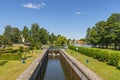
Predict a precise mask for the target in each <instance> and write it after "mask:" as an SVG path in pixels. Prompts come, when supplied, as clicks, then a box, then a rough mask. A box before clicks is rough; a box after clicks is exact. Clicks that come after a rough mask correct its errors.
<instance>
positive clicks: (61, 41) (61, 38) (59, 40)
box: [55, 36, 67, 46]
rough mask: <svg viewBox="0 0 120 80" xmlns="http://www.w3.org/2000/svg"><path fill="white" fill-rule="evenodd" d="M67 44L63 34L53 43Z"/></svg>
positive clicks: (58, 44)
mask: <svg viewBox="0 0 120 80" xmlns="http://www.w3.org/2000/svg"><path fill="white" fill-rule="evenodd" d="M66 44H67V39H66V37H64V36H59V37H58V38H57V41H56V42H55V45H57V46H65V45H66Z"/></svg>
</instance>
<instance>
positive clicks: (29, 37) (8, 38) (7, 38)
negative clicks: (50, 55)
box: [0, 23, 69, 49]
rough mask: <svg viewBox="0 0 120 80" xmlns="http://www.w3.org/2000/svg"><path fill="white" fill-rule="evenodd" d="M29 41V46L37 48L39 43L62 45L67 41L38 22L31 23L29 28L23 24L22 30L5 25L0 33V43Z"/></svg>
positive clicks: (39, 45) (10, 43) (8, 43)
mask: <svg viewBox="0 0 120 80" xmlns="http://www.w3.org/2000/svg"><path fill="white" fill-rule="evenodd" d="M23 38H24V43H30V47H36V48H37V49H39V48H40V47H41V45H46V44H52V45H57V46H64V45H66V44H67V43H69V40H67V39H66V37H64V36H61V35H57V36H56V35H55V34H54V33H51V34H49V32H48V31H47V30H46V29H44V28H42V27H40V26H39V24H37V23H33V24H32V25H31V27H30V28H28V27H27V26H24V28H23V29H22V30H20V29H19V28H17V27H12V26H11V25H7V26H5V31H4V33H3V35H0V45H2V44H3V45H5V46H6V45H12V44H14V43H22V39H23Z"/></svg>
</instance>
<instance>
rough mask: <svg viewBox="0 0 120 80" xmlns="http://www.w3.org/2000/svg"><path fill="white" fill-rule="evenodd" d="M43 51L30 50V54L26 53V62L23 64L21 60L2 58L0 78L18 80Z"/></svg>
mask: <svg viewBox="0 0 120 80" xmlns="http://www.w3.org/2000/svg"><path fill="white" fill-rule="evenodd" d="M36 52H37V53H36ZM41 53H42V51H41V50H33V51H30V54H27V55H26V56H27V59H26V61H25V64H22V61H21V60H4V59H3V60H0V80H16V78H17V77H18V76H19V75H20V74H21V73H22V72H23V71H24V70H25V69H26V68H27V67H28V66H29V65H30V64H31V63H32V62H33V61H34V59H35V58H37V57H38V55H40V54H41Z"/></svg>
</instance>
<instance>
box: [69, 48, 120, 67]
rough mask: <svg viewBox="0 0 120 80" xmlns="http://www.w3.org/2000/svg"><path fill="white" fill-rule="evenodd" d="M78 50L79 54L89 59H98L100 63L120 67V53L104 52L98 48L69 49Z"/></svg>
mask: <svg viewBox="0 0 120 80" xmlns="http://www.w3.org/2000/svg"><path fill="white" fill-rule="evenodd" d="M76 48H78V50H77V51H78V52H80V53H81V54H84V55H86V56H89V57H93V58H94V59H98V60H99V61H102V62H106V63H107V64H109V65H113V66H116V67H117V66H118V63H119V62H120V52H118V51H112V50H104V49H98V48H86V47H76V46H69V49H72V50H75V51H76Z"/></svg>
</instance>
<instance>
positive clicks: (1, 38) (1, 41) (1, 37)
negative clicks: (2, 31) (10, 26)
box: [0, 35, 3, 46]
mask: <svg viewBox="0 0 120 80" xmlns="http://www.w3.org/2000/svg"><path fill="white" fill-rule="evenodd" d="M2 44H3V36H2V35H0V46H2Z"/></svg>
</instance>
